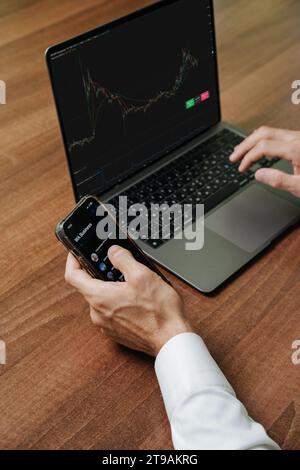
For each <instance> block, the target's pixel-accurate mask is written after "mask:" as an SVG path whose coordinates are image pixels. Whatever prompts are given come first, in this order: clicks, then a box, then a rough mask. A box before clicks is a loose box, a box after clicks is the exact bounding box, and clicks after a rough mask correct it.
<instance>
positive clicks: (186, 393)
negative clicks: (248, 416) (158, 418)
mask: <svg viewBox="0 0 300 470" xmlns="http://www.w3.org/2000/svg"><path fill="white" fill-rule="evenodd" d="M155 372H156V375H157V379H158V382H159V386H160V389H161V392H162V396H163V399H164V403H165V407H166V410H167V414H168V417H169V419H171V418H172V415H173V413H174V411H175V409H176V407H177V406H178V405H179V404H181V403H182V402H183V401H184V400H185V399H186V398H188V397H190V396H191V394H192V395H193V394H194V393H195V391H199V390H203V389H205V388H208V387H223V388H225V389H226V390H227V391H228V392H229V393H231V394H232V395H233V396H235V393H234V390H233V389H232V387H231V385H230V384H229V382H228V381H227V379H226V377H225V376H224V374H223V373H222V371H221V370H220V369H219V367H218V365H217V364H216V362H215V361H214V359H213V358H212V356H211V355H210V353H209V351H208V349H207V347H206V345H205V343H204V341H203V340H202V339H201V338H200V336H198V335H196V334H195V333H182V334H180V335H177V336H174V337H173V338H172V339H170V340H169V341H168V342H167V343H166V344H165V345H164V346H163V347H162V349H161V350H160V352H159V354H158V356H157V358H156V361H155Z"/></svg>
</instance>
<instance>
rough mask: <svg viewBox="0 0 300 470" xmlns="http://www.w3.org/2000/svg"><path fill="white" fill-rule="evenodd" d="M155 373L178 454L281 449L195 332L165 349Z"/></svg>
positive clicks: (177, 337)
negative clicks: (243, 401)
mask: <svg viewBox="0 0 300 470" xmlns="http://www.w3.org/2000/svg"><path fill="white" fill-rule="evenodd" d="M155 371H156V375H157V378H158V381H159V385H160V388H161V392H162V395H163V399H164V403H165V407H166V411H167V414H168V417H169V421H170V425H171V431H172V439H173V444H174V447H175V449H178V450H200V449H203V450H210V449H220V450H221V449H230V450H251V449H253V450H269V449H270V450H279V447H278V445H277V444H275V442H274V441H272V439H270V438H269V437H268V435H267V433H266V431H265V430H264V428H263V427H262V426H261V425H260V424H258V423H256V422H254V421H253V420H252V419H251V418H250V417H249V416H248V413H247V411H246V409H245V407H244V406H243V404H242V403H241V402H240V401H239V400H238V399H237V398H236V395H235V393H234V390H233V389H232V387H231V385H230V384H229V382H228V381H227V380H226V378H225V376H224V375H223V373H222V372H221V370H220V369H219V367H218V366H217V364H216V362H215V361H214V359H213V358H212V357H211V355H210V353H209V352H208V350H207V348H206V346H205V344H204V342H203V340H202V339H201V338H200V337H199V336H198V335H196V334H194V333H183V334H181V335H178V336H175V337H174V338H172V339H171V340H170V341H169V342H168V343H167V344H165V345H164V346H163V348H162V349H161V351H160V353H159V355H158V356H157V359H156V362H155Z"/></svg>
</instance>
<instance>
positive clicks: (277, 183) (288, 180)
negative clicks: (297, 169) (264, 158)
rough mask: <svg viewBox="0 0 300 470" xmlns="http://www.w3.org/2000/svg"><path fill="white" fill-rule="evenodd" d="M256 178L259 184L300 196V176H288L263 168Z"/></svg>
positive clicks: (281, 172)
mask: <svg viewBox="0 0 300 470" xmlns="http://www.w3.org/2000/svg"><path fill="white" fill-rule="evenodd" d="M255 178H256V181H258V182H259V183H263V184H267V185H268V186H271V187H272V188H277V189H282V190H284V191H288V192H290V193H292V194H294V195H296V196H300V177H298V176H294V175H288V174H287V173H284V172H283V171H279V170H272V169H265V168H263V169H261V170H258V171H257V172H256V174H255Z"/></svg>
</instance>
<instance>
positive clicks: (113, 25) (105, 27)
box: [45, 0, 221, 202]
mask: <svg viewBox="0 0 300 470" xmlns="http://www.w3.org/2000/svg"><path fill="white" fill-rule="evenodd" d="M178 1H182V0H161V1H159V2H156V3H154V4H152V5H150V6H147V7H145V8H142V9H141V10H138V11H136V12H133V13H131V14H129V15H127V16H124V17H122V18H119V19H117V20H114V21H112V22H110V23H107V24H104V25H103V26H99V27H97V28H94V29H92V30H90V31H87V32H86V33H83V34H80V35H78V36H75V37H73V38H71V39H68V40H66V41H63V42H61V43H59V44H56V45H54V46H51V47H49V48H48V49H47V50H46V52H45V58H46V63H47V68H48V73H49V77H50V82H51V87H52V93H53V96H54V101H55V106H56V112H57V116H58V120H59V124H60V131H61V134H62V138H63V143H64V148H65V154H66V157H67V162H68V169H69V174H70V177H71V181H72V187H73V192H74V196H75V200H76V202H78V200H79V196H78V192H77V187H76V184H75V179H74V174H73V171H72V166H71V156H70V154H69V150H68V145H67V138H66V134H65V131H64V125H63V117H62V114H61V112H60V109H59V104H58V94H57V90H55V86H54V78H53V74H52V70H51V59H50V57H51V55H52V54H55V53H57V52H60V51H62V50H63V49H65V48H67V47H71V46H76V44H77V43H78V42H81V41H86V40H87V39H90V38H91V37H93V36H95V35H100V34H103V33H105V32H106V31H108V30H110V31H111V30H112V29H114V28H116V27H118V26H121V25H122V24H124V23H127V22H129V21H132V20H135V19H137V18H140V17H142V16H144V15H147V14H148V13H151V12H153V11H156V10H159V9H160V8H165V7H167V6H169V5H172V4H173V3H176V2H178ZM209 2H210V7H211V12H212V32H213V46H214V50H215V54H214V65H215V74H216V88H217V90H216V91H217V96H218V119H217V122H216V124H214V125H213V126H211V127H208V128H207V129H205V130H204V131H202V132H199V134H198V136H196V137H199V136H200V135H201V134H204V133H205V132H207V131H209V130H210V129H212V128H213V127H214V126H215V125H217V124H218V123H219V122H220V121H221V102H220V82H219V69H218V57H217V47H216V30H215V20H214V4H213V0H209ZM194 138H195V137H194ZM194 138H193V139H194ZM186 143H188V140H187V142H186ZM181 146H182V144H180V145H179V147H175V148H174V149H173V150H172V151H176V149H177V148H180V147H181ZM165 156H166V154H163V155H161V156H159V157H158V158H157V159H155V160H151V161H150V162H149V165H151V164H153V163H154V162H155V161H159V160H161V159H162V158H164V157H165ZM147 166H148V165H147ZM143 168H145V166H144V165H141V168H140V169H139V170H137V171H136V172H134V173H132V174H130V175H128V176H127V177H126V178H124V181H126V179H129V178H132V177H133V176H134V174H136V173H138V172H140V171H141V170H142V169H143ZM118 184H119V183H118ZM114 186H115V184H114V185H112V187H110V188H106V189H105V190H104V191H102V192H101V191H100V192H97V193H95V194H94V195H95V196H100V195H101V194H104V193H107V192H108V191H111V190H112V189H113V188H114Z"/></svg>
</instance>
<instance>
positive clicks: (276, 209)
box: [46, 0, 300, 293]
mask: <svg viewBox="0 0 300 470" xmlns="http://www.w3.org/2000/svg"><path fill="white" fill-rule="evenodd" d="M46 60H47V64H48V69H49V74H50V78H51V83H52V88H53V93H54V98H55V102H56V107H57V111H58V117H59V121H60V126H61V131H62V135H63V140H64V145H65V152H66V155H67V160H68V165H69V170H70V175H71V179H72V184H73V188H74V193H75V198H76V200H79V199H80V198H81V197H83V196H85V195H87V194H92V195H97V196H98V197H99V198H100V199H101V200H102V201H105V202H111V203H113V204H115V205H116V204H117V201H118V197H119V195H126V196H127V197H128V202H129V203H130V204H134V203H141V202H145V203H146V204H148V205H149V204H151V203H155V204H157V203H159V204H163V203H166V204H169V205H170V204H174V203H178V204H179V203H180V204H193V205H195V204H204V207H205V228H204V236H205V242H204V247H203V248H202V249H201V250H198V251H187V250H186V244H185V241H184V239H182V240H180V239H177V238H176V239H175V237H171V239H170V240H163V239H161V238H160V237H157V239H149V240H145V241H143V240H139V242H138V243H139V245H140V247H141V248H142V249H143V250H144V251H145V253H147V254H148V255H149V256H150V257H151V258H152V259H154V260H155V261H157V262H158V263H159V264H160V265H161V266H163V267H164V268H166V269H167V270H169V271H170V272H171V273H173V274H175V275H176V276H178V277H179V278H181V279H182V280H184V281H186V282H187V283H188V284H190V285H191V286H193V287H194V288H196V289H197V290H199V291H201V292H203V293H210V292H213V291H214V290H215V289H216V288H218V287H219V286H220V285H221V284H223V283H224V282H225V281H226V280H227V279H229V278H230V277H231V276H232V275H233V274H234V273H236V272H237V271H238V270H240V269H241V268H242V267H243V266H245V265H246V264H247V263H249V261H250V260H252V259H253V258H254V257H256V256H257V255H258V254H259V253H261V252H262V251H263V250H264V249H265V248H266V247H267V246H268V245H269V244H270V243H271V242H272V241H273V240H274V239H275V238H276V237H278V236H279V235H280V234H282V233H283V232H284V231H285V230H286V229H287V228H288V227H290V226H292V225H293V224H295V223H296V222H297V221H299V218H300V202H299V200H298V199H297V198H295V197H293V196H291V195H288V194H286V193H284V192H281V191H278V190H274V189H270V188H268V187H265V186H263V185H260V184H258V183H257V182H256V181H255V178H254V173H255V171H256V170H257V168H259V167H262V166H267V167H274V168H279V169H281V170H284V171H287V172H291V167H290V166H289V164H287V163H286V162H282V161H280V160H279V159H278V158H274V159H263V160H262V161H261V162H259V163H258V164H256V165H255V167H253V168H251V170H250V171H248V172H247V173H245V174H241V173H239V171H238V166H237V165H233V164H231V163H230V162H229V158H228V157H229V156H230V154H231V153H232V151H233V149H234V147H235V146H236V145H237V144H239V143H240V142H241V141H242V140H243V139H244V138H245V134H244V133H243V132H242V131H241V130H239V129H237V128H236V127H234V126H233V125H230V124H228V123H224V122H222V120H221V110H220V91H219V85H218V67H217V50H216V40H215V28H214V12H213V3H212V1H211V0H189V1H188V2H187V1H186V0H165V1H160V2H158V3H156V4H154V5H152V6H150V7H147V8H144V9H142V10H140V11H138V12H136V13H133V14H131V15H129V16H126V17H125V18H122V19H118V20H117V21H114V22H112V23H110V24H107V25H105V26H101V27H99V28H97V29H94V30H93V31H89V32H87V33H84V34H82V35H80V36H77V37H75V38H73V39H70V40H67V41H65V42H63V43H61V44H58V45H55V46H53V47H50V48H49V49H48V50H47V51H46ZM195 223H196V220H192V221H191V224H194V225H193V227H194V226H195Z"/></svg>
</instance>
